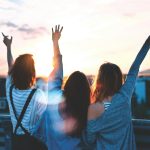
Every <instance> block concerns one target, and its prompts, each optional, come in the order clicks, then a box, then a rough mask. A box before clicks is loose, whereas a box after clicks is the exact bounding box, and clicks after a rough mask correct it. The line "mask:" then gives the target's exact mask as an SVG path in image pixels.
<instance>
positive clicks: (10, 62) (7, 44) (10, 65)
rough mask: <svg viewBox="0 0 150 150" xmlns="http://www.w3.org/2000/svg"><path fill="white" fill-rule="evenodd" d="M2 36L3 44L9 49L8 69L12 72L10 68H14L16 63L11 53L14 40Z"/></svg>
mask: <svg viewBox="0 0 150 150" xmlns="http://www.w3.org/2000/svg"><path fill="white" fill-rule="evenodd" d="M2 35H3V37H4V39H3V42H4V44H5V45H6V47H7V62H8V69H9V70H10V68H11V67H12V66H13V63H14V61H13V57H12V53H11V43H12V39H13V38H12V36H11V38H10V39H9V38H8V36H6V35H4V34H3V33H2Z"/></svg>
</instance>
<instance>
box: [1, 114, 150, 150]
mask: <svg viewBox="0 0 150 150" xmlns="http://www.w3.org/2000/svg"><path fill="white" fill-rule="evenodd" d="M132 122H133V127H134V133H135V139H136V145H137V150H150V120H144V119H132ZM11 130H12V126H11V122H10V116H9V114H0V150H11Z"/></svg>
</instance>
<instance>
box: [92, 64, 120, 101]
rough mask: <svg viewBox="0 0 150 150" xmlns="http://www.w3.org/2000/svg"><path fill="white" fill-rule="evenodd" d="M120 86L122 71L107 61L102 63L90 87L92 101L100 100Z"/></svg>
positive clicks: (110, 94) (117, 89)
mask: <svg viewBox="0 0 150 150" xmlns="http://www.w3.org/2000/svg"><path fill="white" fill-rule="evenodd" d="M121 86H122V72H121V70H120V68H119V67H118V66H117V65H115V64H112V63H109V62H107V63H104V64H102V65H101V66H100V68H99V71H98V75H97V77H96V80H95V82H94V85H93V88H92V98H91V99H92V102H97V101H100V102H102V101H103V100H104V99H106V98H108V97H109V96H113V95H114V94H115V93H116V92H118V91H119V89H120V87H121Z"/></svg>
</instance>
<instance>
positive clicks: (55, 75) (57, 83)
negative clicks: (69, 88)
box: [48, 55, 63, 91]
mask: <svg viewBox="0 0 150 150" xmlns="http://www.w3.org/2000/svg"><path fill="white" fill-rule="evenodd" d="M53 66H54V69H53V71H52V72H51V74H50V76H49V80H48V91H52V90H57V89H61V86H62V81H63V63H62V55H57V56H56V57H54V58H53Z"/></svg>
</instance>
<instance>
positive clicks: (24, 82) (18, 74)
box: [9, 54, 35, 90]
mask: <svg viewBox="0 0 150 150" xmlns="http://www.w3.org/2000/svg"><path fill="white" fill-rule="evenodd" d="M9 75H10V76H11V78H12V83H13V84H14V85H15V88H18V89H20V90H25V89H28V88H30V87H31V86H32V85H33V84H34V80H33V79H35V66H34V60H33V58H32V55H31V54H24V55H20V56H19V57H18V58H17V59H16V61H15V63H14V65H13V67H12V68H11V69H10V71H9Z"/></svg>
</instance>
